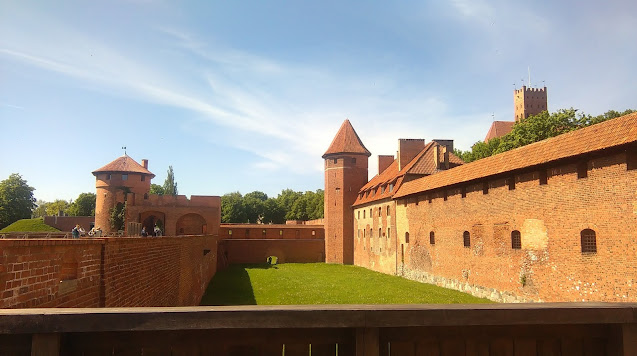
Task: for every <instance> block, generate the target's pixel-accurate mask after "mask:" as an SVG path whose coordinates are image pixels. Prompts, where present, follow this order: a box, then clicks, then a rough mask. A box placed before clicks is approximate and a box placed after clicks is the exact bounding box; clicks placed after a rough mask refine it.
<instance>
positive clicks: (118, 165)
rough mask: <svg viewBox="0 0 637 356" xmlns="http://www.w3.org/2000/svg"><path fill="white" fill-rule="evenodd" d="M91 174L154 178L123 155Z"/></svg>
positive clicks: (139, 165) (146, 170) (150, 173)
mask: <svg viewBox="0 0 637 356" xmlns="http://www.w3.org/2000/svg"><path fill="white" fill-rule="evenodd" d="M92 173H93V175H97V173H141V174H146V175H149V176H150V177H151V178H154V177H155V175H154V174H153V173H152V172H151V171H149V170H148V169H146V168H144V166H142V165H141V164H139V163H137V162H135V160H134V159H132V158H131V157H130V156H128V155H127V154H124V155H123V156H121V157H119V158H117V159H116V160H114V161H113V162H111V163H109V164H107V165H105V166H104V167H102V168H99V169H96V170H94V171H93V172H92Z"/></svg>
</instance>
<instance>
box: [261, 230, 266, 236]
mask: <svg viewBox="0 0 637 356" xmlns="http://www.w3.org/2000/svg"><path fill="white" fill-rule="evenodd" d="M261 235H263V237H265V229H263V230H262V231H261Z"/></svg>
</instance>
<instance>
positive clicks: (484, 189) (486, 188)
mask: <svg viewBox="0 0 637 356" xmlns="http://www.w3.org/2000/svg"><path fill="white" fill-rule="evenodd" d="M482 194H489V182H483V183H482Z"/></svg>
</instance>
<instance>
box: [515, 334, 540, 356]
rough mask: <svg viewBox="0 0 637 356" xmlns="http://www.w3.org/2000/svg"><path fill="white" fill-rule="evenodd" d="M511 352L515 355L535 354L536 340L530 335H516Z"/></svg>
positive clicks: (529, 355) (530, 355)
mask: <svg viewBox="0 0 637 356" xmlns="http://www.w3.org/2000/svg"><path fill="white" fill-rule="evenodd" d="M513 354H514V355H515V356H536V355H537V340H536V339H535V338H530V337H518V338H515V339H514V340H513Z"/></svg>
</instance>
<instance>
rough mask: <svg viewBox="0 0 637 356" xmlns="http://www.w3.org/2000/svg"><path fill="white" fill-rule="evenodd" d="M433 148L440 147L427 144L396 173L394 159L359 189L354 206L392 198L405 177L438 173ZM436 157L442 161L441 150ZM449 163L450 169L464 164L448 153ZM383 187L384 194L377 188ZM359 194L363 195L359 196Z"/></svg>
mask: <svg viewBox="0 0 637 356" xmlns="http://www.w3.org/2000/svg"><path fill="white" fill-rule="evenodd" d="M435 146H439V147H442V146H441V145H440V144H438V143H436V142H434V141H431V142H429V143H428V144H426V145H425V147H424V148H423V149H422V150H421V151H420V152H419V153H418V154H417V155H416V157H414V159H412V160H411V161H410V162H409V163H408V164H407V165H406V166H405V167H404V168H403V169H402V170H401V171H398V159H394V162H392V164H390V165H389V167H387V168H386V169H385V170H384V171H382V172H380V174H377V175H376V176H374V177H373V178H372V179H371V180H370V181H369V182H367V184H365V185H364V186H363V187H362V188H361V190H360V191H359V195H358V197H357V198H356V201H355V202H354V205H359V204H366V203H370V202H374V201H378V200H382V199H386V198H391V197H393V195H394V194H396V192H397V191H398V190H399V188H400V186H401V184H402V182H403V180H404V178H405V175H408V174H412V175H429V174H434V173H436V172H438V171H439V169H438V168H437V167H435V165H434V156H433V155H434V147H435ZM438 157H439V159H440V162H443V161H444V153H442V150H439V156H438ZM449 162H450V167H455V166H457V165H461V164H463V163H464V162H462V160H461V159H460V158H458V157H457V156H456V155H454V154H453V153H452V152H449ZM391 183H393V184H394V187H393V189H392V191H390V190H389V184H391ZM383 185H387V186H386V187H385V191H384V192H383V190H382V189H378V187H381V186H383ZM368 192H369V193H368ZM361 194H363V195H362V196H361Z"/></svg>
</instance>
